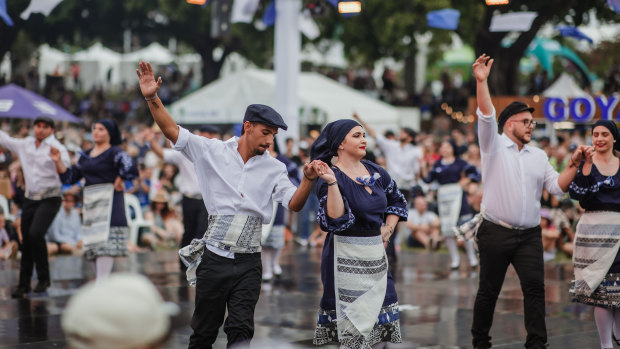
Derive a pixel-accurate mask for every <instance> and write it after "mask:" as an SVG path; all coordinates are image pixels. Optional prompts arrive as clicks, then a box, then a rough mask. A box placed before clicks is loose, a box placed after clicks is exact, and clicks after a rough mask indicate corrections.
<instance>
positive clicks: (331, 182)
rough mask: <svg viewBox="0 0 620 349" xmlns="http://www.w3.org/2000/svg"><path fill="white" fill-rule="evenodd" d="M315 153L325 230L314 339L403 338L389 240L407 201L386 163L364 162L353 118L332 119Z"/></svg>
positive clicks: (362, 346) (348, 342) (377, 341)
mask: <svg viewBox="0 0 620 349" xmlns="http://www.w3.org/2000/svg"><path fill="white" fill-rule="evenodd" d="M310 155H311V158H312V160H316V159H318V160H321V161H323V164H321V165H319V168H318V169H317V173H319V176H320V179H319V180H318V182H317V193H316V194H317V197H318V199H319V212H318V213H317V218H318V221H319V224H320V226H321V229H323V230H324V231H326V232H327V233H328V235H327V237H326V238H325V244H324V246H323V254H322V259H321V261H322V263H321V280H322V282H323V296H322V298H321V303H320V309H319V314H318V321H317V326H316V330H315V334H314V344H316V345H323V344H328V343H332V342H339V343H340V348H341V349H344V348H349V349H353V348H355V349H358V348H359V349H369V348H373V349H376V348H384V347H385V343H387V342H392V343H400V342H401V333H400V324H399V313H398V298H397V296H396V290H395V288H394V282H393V280H392V276H391V274H390V273H389V271H388V264H387V263H388V262H387V256H386V254H385V247H384V243H385V242H387V241H388V239H389V237H390V235H391V234H392V233H393V232H394V228H395V227H396V224H397V223H398V222H399V221H405V220H406V219H407V209H406V206H407V202H406V201H405V198H404V197H403V196H402V194H401V193H400V192H399V191H398V187H397V186H396V183H395V182H394V181H393V180H392V179H391V178H390V175H389V174H388V173H387V172H386V171H385V170H384V169H383V168H381V167H380V166H378V165H377V164H375V163H372V162H369V161H362V158H363V157H364V156H365V155H366V138H365V133H364V129H363V128H362V126H361V125H360V124H358V123H357V122H356V121H353V120H338V121H334V122H331V123H329V124H327V125H326V126H325V128H324V129H323V131H322V132H321V134H320V135H319V137H318V138H317V140H316V141H315V142H314V144H313V145H312V148H311V149H310ZM334 157H335V158H334ZM332 158H334V160H333V161H332ZM327 164H332V166H329V165H327Z"/></svg>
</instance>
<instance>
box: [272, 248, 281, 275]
mask: <svg viewBox="0 0 620 349" xmlns="http://www.w3.org/2000/svg"><path fill="white" fill-rule="evenodd" d="M281 254H282V249H281V248H276V249H275V250H274V251H273V259H272V261H273V274H274V275H282V267H281V266H280V255H281Z"/></svg>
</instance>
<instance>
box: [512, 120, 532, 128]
mask: <svg viewBox="0 0 620 349" xmlns="http://www.w3.org/2000/svg"><path fill="white" fill-rule="evenodd" d="M512 121H514V122H519V121H521V122H522V123H523V126H525V127H530V126H532V127H536V125H538V123H537V122H536V121H534V120H533V119H523V120H512Z"/></svg>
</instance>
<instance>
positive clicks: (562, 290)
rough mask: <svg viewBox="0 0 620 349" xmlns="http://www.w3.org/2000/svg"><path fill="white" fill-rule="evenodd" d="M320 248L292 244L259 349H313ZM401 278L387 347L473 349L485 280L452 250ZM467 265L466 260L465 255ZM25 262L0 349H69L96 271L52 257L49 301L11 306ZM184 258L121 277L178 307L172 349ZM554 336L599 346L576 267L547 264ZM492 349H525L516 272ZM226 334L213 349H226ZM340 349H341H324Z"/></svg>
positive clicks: (143, 265)
mask: <svg viewBox="0 0 620 349" xmlns="http://www.w3.org/2000/svg"><path fill="white" fill-rule="evenodd" d="M320 253H321V250H320V248H306V247H300V246H297V245H293V244H289V245H287V246H286V248H285V250H284V252H283V254H282V258H281V262H282V263H281V264H282V268H283V270H284V273H283V275H282V277H281V279H280V280H277V281H273V282H271V283H264V284H263V289H262V292H261V296H260V299H259V302H258V305H257V308H256V313H255V326H256V329H255V335H254V341H253V345H252V347H253V348H269V349H278V348H281V349H284V348H309V347H312V336H313V333H314V324H315V319H316V311H317V307H318V304H319V299H320V295H321V289H322V288H321V280H320V272H319V270H320ZM399 257H400V259H399V262H398V269H397V271H396V273H395V275H396V278H397V280H396V281H397V282H396V290H397V292H398V297H399V301H400V304H401V308H402V309H401V320H400V321H401V330H402V335H403V343H402V344H400V345H397V346H390V347H389V348H471V344H470V343H471V335H470V332H469V329H470V326H471V322H472V308H473V305H474V299H475V296H476V290H477V283H478V277H477V273H476V271H475V270H471V268H469V267H468V266H467V265H465V264H462V265H461V268H460V270H458V271H452V272H451V271H449V270H448V269H449V268H448V265H449V257H448V255H447V254H445V253H437V252H426V251H413V252H412V251H403V252H402V253H401V254H400V256H399ZM462 260H464V261H466V258H464V256H463V258H462ZM18 263H19V262H18V261H0V348H65V347H66V342H65V340H64V335H63V333H62V330H61V327H60V316H61V314H62V312H63V309H64V308H65V305H66V303H67V300H68V298H69V297H70V296H71V294H73V293H74V292H75V291H76V289H77V288H79V287H80V286H81V285H83V284H84V283H86V282H87V281H88V280H92V279H93V278H94V271H93V267H92V265H91V264H89V262H87V261H85V260H84V259H82V258H81V257H76V256H61V257H52V258H50V271H51V276H52V286H51V287H50V288H49V289H48V292H47V294H41V295H34V294H32V295H31V297H30V298H28V299H20V300H16V299H11V295H10V293H11V287H12V286H13V285H15V284H16V283H17V277H18V269H19V264H18ZM178 270H179V266H178V259H177V255H176V251H160V252H148V253H139V254H132V255H130V256H129V257H126V258H120V259H117V261H116V263H115V269H114V271H129V272H136V273H141V274H145V275H147V276H148V277H149V278H150V279H151V280H152V281H153V283H155V285H156V286H157V288H158V289H159V291H160V292H161V294H162V295H163V297H164V299H165V300H167V301H171V302H174V303H177V304H178V305H179V307H180V309H181V314H180V315H179V316H178V317H177V318H175V319H174V321H173V328H174V330H173V332H172V335H171V337H170V340H169V341H168V342H167V343H166V345H165V348H187V343H188V340H189V335H190V333H191V328H190V327H189V321H190V318H191V314H192V311H193V302H194V290H193V289H192V288H190V287H188V286H187V283H186V282H184V280H183V279H182V277H181V275H180V273H179V271H178ZM545 276H546V283H545V284H546V301H547V331H548V335H549V344H550V347H551V348H567V349H570V348H580V349H583V348H598V347H599V341H598V335H597V332H596V326H595V324H594V320H593V315H592V308H591V307H588V306H584V305H580V304H575V303H571V302H570V300H569V298H568V281H569V280H570V278H571V277H572V265H571V264H570V263H547V264H545ZM491 336H492V337H493V345H494V346H493V347H494V348H523V343H524V341H525V336H526V333H525V329H524V326H523V296H522V294H521V289H520V286H519V281H518V279H517V277H516V274H515V272H514V270H513V269H512V268H511V269H510V270H509V272H508V274H507V276H506V281H505V282H504V287H503V289H502V293H501V294H500V297H499V300H498V302H497V306H496V312H495V320H494V324H493V329H492V330H491ZM225 347H226V337H225V334H224V333H223V331H222V330H221V329H220V336H219V337H218V340H217V342H216V343H215V346H214V348H225ZM323 348H329V349H334V348H337V346H335V345H332V346H324V347H323Z"/></svg>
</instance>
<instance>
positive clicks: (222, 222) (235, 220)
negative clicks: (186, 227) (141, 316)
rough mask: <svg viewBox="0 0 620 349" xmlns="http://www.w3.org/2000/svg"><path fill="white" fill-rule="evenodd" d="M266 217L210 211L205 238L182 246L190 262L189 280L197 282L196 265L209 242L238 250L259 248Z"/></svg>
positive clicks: (192, 283)
mask: <svg viewBox="0 0 620 349" xmlns="http://www.w3.org/2000/svg"><path fill="white" fill-rule="evenodd" d="M262 223H263V219H262V218H261V217H255V216H248V215H209V228H207V231H206V232H205V235H204V236H203V237H202V239H194V240H192V242H191V243H190V244H189V245H187V246H185V247H183V248H182V249H180V250H179V256H180V258H181V261H182V262H183V264H185V266H187V281H188V282H189V284H190V286H196V269H197V268H198V265H199V264H200V262H201V260H202V254H203V253H204V249H205V246H206V245H210V246H214V247H217V248H221V249H223V250H227V251H231V252H235V253H255V252H260V250H261V248H260V246H261V245H260V238H261V231H262Z"/></svg>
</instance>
